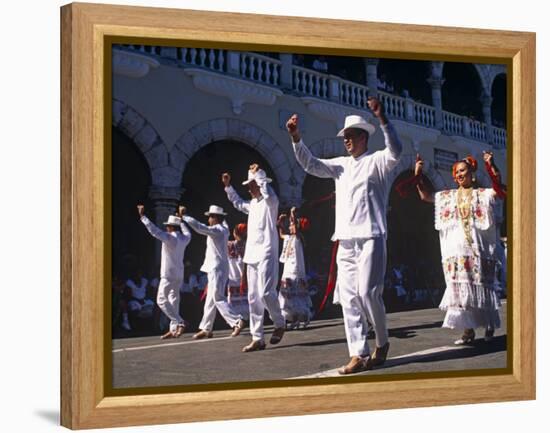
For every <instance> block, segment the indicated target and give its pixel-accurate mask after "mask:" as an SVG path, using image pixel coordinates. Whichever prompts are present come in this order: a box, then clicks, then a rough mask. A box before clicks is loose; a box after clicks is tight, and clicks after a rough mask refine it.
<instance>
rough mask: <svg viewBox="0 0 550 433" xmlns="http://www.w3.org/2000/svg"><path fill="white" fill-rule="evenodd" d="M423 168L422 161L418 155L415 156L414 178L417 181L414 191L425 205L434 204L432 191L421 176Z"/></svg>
mask: <svg viewBox="0 0 550 433" xmlns="http://www.w3.org/2000/svg"><path fill="white" fill-rule="evenodd" d="M423 168H424V160H423V159H422V158H421V157H420V155H418V154H417V155H416V164H415V166H414V176H415V179H416V181H417V183H416V190H417V191H418V195H419V196H420V199H421V200H422V201H425V202H426V203H434V202H435V196H434V192H433V191H432V189H431V188H430V187H429V186H428V185H427V184H426V182H424V177H423V176H422V169H423Z"/></svg>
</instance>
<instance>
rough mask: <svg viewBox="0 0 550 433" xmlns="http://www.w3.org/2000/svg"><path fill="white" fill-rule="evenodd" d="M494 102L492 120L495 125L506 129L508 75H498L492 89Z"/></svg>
mask: <svg viewBox="0 0 550 433" xmlns="http://www.w3.org/2000/svg"><path fill="white" fill-rule="evenodd" d="M491 96H492V97H493V102H492V105H491V119H492V121H493V125H494V126H497V127H499V128H506V74H500V75H497V76H496V78H495V80H494V81H493V86H492V89H491Z"/></svg>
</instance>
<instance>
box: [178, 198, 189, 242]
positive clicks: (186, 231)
mask: <svg viewBox="0 0 550 433" xmlns="http://www.w3.org/2000/svg"><path fill="white" fill-rule="evenodd" d="M185 212H187V209H186V208H185V206H178V216H179V217H180V218H181V220H182V222H181V224H180V229H181V233H182V234H183V237H184V239H185V240H186V241H187V243H189V242H190V241H191V232H190V231H189V228H188V227H187V225H186V224H184V223H183V216H184V215H185Z"/></svg>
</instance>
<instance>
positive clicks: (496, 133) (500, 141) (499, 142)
mask: <svg viewBox="0 0 550 433" xmlns="http://www.w3.org/2000/svg"><path fill="white" fill-rule="evenodd" d="M493 143H494V144H495V146H496V147H497V148H499V149H502V148H504V147H506V129H503V128H495V127H493Z"/></svg>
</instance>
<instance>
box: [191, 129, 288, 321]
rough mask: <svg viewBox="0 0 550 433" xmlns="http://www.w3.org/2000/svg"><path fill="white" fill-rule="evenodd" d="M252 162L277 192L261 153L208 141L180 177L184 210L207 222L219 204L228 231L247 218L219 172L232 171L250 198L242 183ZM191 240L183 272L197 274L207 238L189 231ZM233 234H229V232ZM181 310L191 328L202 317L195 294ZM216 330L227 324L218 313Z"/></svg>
mask: <svg viewBox="0 0 550 433" xmlns="http://www.w3.org/2000/svg"><path fill="white" fill-rule="evenodd" d="M252 163H258V164H259V165H260V167H261V168H262V169H264V170H265V171H266V173H267V176H268V177H270V178H271V179H273V182H272V183H271V186H272V187H273V189H274V190H275V192H276V193H277V194H278V193H279V185H278V184H277V181H276V178H275V176H274V173H273V170H272V168H271V166H270V165H269V164H268V162H267V160H266V159H265V158H264V157H262V155H261V154H260V153H259V152H257V151H256V150H254V149H253V148H251V147H249V146H247V145H246V144H243V143H241V142H238V141H235V140H220V141H215V142H213V143H210V144H208V145H206V146H204V147H202V148H201V149H200V150H198V151H197V152H196V153H195V154H194V155H193V156H192V157H191V159H190V160H189V162H188V163H187V164H186V167H185V171H184V173H183V176H182V183H181V185H182V187H183V189H184V192H183V196H182V200H181V202H182V204H183V205H185V206H186V208H187V213H188V214H189V215H190V216H192V217H193V218H195V219H197V220H198V221H200V222H202V223H204V224H207V217H206V216H205V215H204V212H205V211H207V210H208V208H209V206H210V205H212V204H215V205H217V206H221V207H222V208H223V209H224V211H225V212H227V214H228V215H227V217H226V221H227V224H228V225H229V229H230V232H231V233H232V232H233V228H234V227H235V226H236V225H237V224H239V223H241V222H246V221H247V218H248V217H247V215H245V214H244V213H242V212H240V211H238V210H236V209H235V208H234V207H233V205H232V204H231V203H230V202H229V200H228V199H227V194H226V193H225V190H224V187H223V184H222V181H221V175H222V173H225V172H228V173H230V174H231V185H232V186H233V187H234V188H235V190H236V191H237V192H238V193H239V195H240V196H241V197H242V198H243V199H245V200H249V199H250V194H249V193H248V190H247V188H246V186H243V185H242V182H243V181H244V180H246V178H247V173H248V167H249V166H250V164H252ZM191 233H192V237H191V242H190V243H189V245H188V246H187V249H186V251H185V273H186V276H187V277H189V276H190V275H191V274H195V275H197V273H198V272H199V269H200V267H201V265H202V263H203V261H204V253H205V251H206V237H205V236H202V235H200V234H198V233H196V232H194V231H193V230H191ZM231 236H232V235H231ZM181 308H182V312H183V314H185V317H186V320H187V321H188V322H189V323H190V324H191V328H192V329H194V328H196V327H197V326H198V324H199V321H200V319H201V316H202V304H201V303H200V302H199V299H198V298H197V297H195V296H187V297H186V296H185V295H184V299H183V302H182V306H181ZM214 326H215V329H223V328H225V327H227V324H226V323H225V322H224V321H223V320H222V318H221V317H220V315H219V314H218V315H217V316H216V322H215V324H214Z"/></svg>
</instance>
